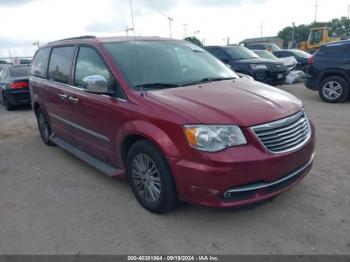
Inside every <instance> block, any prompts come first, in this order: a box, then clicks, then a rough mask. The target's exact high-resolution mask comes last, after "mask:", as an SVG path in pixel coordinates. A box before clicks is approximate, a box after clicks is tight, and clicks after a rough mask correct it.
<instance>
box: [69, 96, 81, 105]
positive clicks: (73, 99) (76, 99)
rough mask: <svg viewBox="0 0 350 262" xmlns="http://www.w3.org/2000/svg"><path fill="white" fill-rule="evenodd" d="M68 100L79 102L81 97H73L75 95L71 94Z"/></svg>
mask: <svg viewBox="0 0 350 262" xmlns="http://www.w3.org/2000/svg"><path fill="white" fill-rule="evenodd" d="M68 100H69V101H72V102H73V103H78V102H79V99H78V98H75V97H73V96H69V97H68Z"/></svg>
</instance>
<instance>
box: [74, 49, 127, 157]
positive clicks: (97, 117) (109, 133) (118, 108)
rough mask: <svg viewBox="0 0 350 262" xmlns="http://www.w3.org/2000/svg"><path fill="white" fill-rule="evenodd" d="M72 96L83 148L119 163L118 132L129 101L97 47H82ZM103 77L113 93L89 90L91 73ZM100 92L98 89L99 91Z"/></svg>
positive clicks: (77, 130) (79, 137)
mask: <svg viewBox="0 0 350 262" xmlns="http://www.w3.org/2000/svg"><path fill="white" fill-rule="evenodd" d="M75 64H76V68H75V73H74V83H73V85H74V86H75V87H76V88H75V90H74V93H73V94H72V96H73V97H74V99H76V104H77V105H78V107H79V119H78V120H77V124H78V125H79V127H77V128H76V129H75V133H76V140H77V144H78V145H79V147H81V148H82V149H83V150H84V151H86V152H88V153H90V154H91V155H94V156H95V157H97V158H99V159H101V160H103V161H105V162H108V163H111V164H115V163H116V154H117V152H116V134H117V131H118V130H119V128H120V126H121V124H122V123H123V122H124V121H125V119H126V115H125V113H124V112H125V111H123V109H122V108H123V106H124V105H125V104H126V103H127V102H126V100H125V97H124V96H123V93H122V91H121V89H120V87H119V84H118V82H117V81H116V79H115V78H114V77H113V75H112V74H111V72H110V70H109V69H108V67H107V66H106V64H105V63H104V61H103V59H102V57H101V56H100V55H99V53H98V52H97V51H96V49H94V48H92V47H88V46H81V47H80V48H79V51H78V54H77V59H76V63H75ZM96 75H98V76H103V77H104V78H105V79H106V80H107V84H108V89H109V91H110V92H111V94H112V95H111V96H108V95H102V94H93V93H89V92H86V91H85V87H86V83H85V82H84V78H86V77H87V76H96ZM97 91H98V90H97Z"/></svg>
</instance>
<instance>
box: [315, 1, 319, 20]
mask: <svg viewBox="0 0 350 262" xmlns="http://www.w3.org/2000/svg"><path fill="white" fill-rule="evenodd" d="M318 7H319V5H318V0H316V4H315V20H314V22H315V23H316V22H317V12H318Z"/></svg>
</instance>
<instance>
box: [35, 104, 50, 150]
mask: <svg viewBox="0 0 350 262" xmlns="http://www.w3.org/2000/svg"><path fill="white" fill-rule="evenodd" d="M35 115H36V119H37V123H38V129H39V133H40V136H41V139H42V140H43V142H44V143H45V144H46V145H48V146H53V145H54V144H53V143H52V141H51V140H50V136H51V134H52V133H51V127H50V124H49V122H48V120H47V117H46V115H45V114H44V112H43V111H42V110H41V109H40V108H38V109H37V110H36V112H35Z"/></svg>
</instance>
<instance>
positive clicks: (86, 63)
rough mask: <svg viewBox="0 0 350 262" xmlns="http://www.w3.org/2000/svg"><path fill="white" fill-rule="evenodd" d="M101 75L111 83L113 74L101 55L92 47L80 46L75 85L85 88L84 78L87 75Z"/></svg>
mask: <svg viewBox="0 0 350 262" xmlns="http://www.w3.org/2000/svg"><path fill="white" fill-rule="evenodd" d="M92 75H101V76H103V77H104V78H106V80H107V82H108V83H109V85H110V83H111V78H112V76H111V74H110V73H109V70H108V69H107V67H106V65H105V64H104V62H103V60H102V58H101V57H100V55H99V54H98V53H97V52H96V51H95V50H94V49H92V48H89V47H80V49H79V54H78V58H77V64H76V68H75V78H74V85H75V86H77V87H80V88H84V81H83V79H84V78H85V77H87V76H92Z"/></svg>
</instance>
